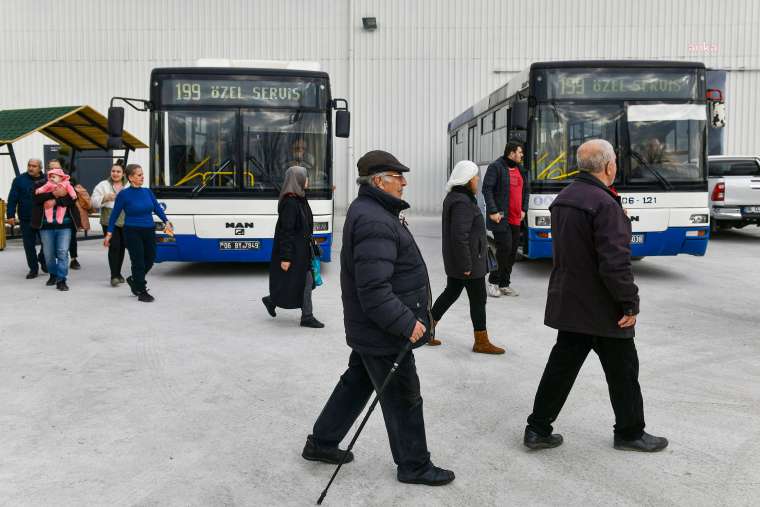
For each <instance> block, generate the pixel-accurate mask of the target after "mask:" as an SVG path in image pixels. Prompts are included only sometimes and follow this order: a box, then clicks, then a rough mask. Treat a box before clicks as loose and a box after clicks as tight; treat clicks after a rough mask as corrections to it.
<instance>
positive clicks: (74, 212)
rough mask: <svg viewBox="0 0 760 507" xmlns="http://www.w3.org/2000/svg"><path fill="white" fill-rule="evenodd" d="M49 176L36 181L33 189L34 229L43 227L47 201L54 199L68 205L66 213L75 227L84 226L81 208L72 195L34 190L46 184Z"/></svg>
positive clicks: (58, 203)
mask: <svg viewBox="0 0 760 507" xmlns="http://www.w3.org/2000/svg"><path fill="white" fill-rule="evenodd" d="M46 181H47V178H42V179H40V180H38V181H37V182H35V184H34V187H33V189H32V201H33V202H34V206H33V207H32V219H31V221H30V224H31V226H32V229H41V228H42V225H43V223H42V222H43V220H42V217H43V215H44V213H45V201H47V200H50V199H54V200H55V203H56V205H57V206H66V214H68V215H69V218H71V221H72V222H73V223H74V226H75V228H76V229H77V230H78V229H81V228H82V219H81V217H80V216H79V210H78V209H77V208H76V201H75V200H74V199H72V198H71V196H69V195H68V194H67V195H64V196H63V197H56V196H54V195H53V192H45V193H44V194H35V193H34V191H35V190H36V189H38V188H39V187H41V186H42V185H44V184H45V182H46Z"/></svg>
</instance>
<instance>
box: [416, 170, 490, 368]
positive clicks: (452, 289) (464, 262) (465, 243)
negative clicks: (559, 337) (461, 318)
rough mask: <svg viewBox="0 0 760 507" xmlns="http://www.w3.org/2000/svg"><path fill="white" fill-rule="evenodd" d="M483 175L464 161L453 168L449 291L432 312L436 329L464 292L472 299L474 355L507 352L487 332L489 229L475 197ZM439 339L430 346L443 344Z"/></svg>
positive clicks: (446, 247) (447, 240) (446, 230)
mask: <svg viewBox="0 0 760 507" xmlns="http://www.w3.org/2000/svg"><path fill="white" fill-rule="evenodd" d="M479 180H480V175H479V171H478V166H477V165H476V164H475V163H474V162H470V161H469V160H462V161H461V162H458V163H457V165H456V166H454V170H453V171H452V172H451V176H450V177H449V181H448V182H447V183H446V190H448V194H447V195H446V198H445V199H444V200H443V216H442V221H443V237H442V244H443V265H444V268H445V269H446V277H447V278H446V289H445V290H444V291H443V293H441V295H440V296H438V299H437V300H436V301H435V304H434V305H433V308H432V310H431V313H432V316H433V326H434V327H435V325H436V324H437V323H438V321H439V320H441V318H442V317H443V314H444V313H446V310H448V309H449V307H450V306H451V305H452V304H454V301H456V300H457V299H458V298H459V296H460V295H461V294H462V290H463V289H466V290H467V297H468V299H469V300H470V319H471V320H472V327H473V330H474V332H475V342H474V344H473V347H472V351H473V352H479V353H482V354H503V353H504V349H503V348H501V347H497V346H496V345H493V344H492V343H491V342H490V341H489V340H488V331H487V330H486V279H485V276H486V274H487V272H488V269H487V263H488V256H487V249H488V241H487V239H486V226H485V221H484V219H483V214H482V213H481V211H480V208H479V207H478V202H477V200H476V199H475V195H476V194H477V192H478V181H479ZM440 344H441V341H440V340H438V339H433V340H430V342H429V343H428V345H440Z"/></svg>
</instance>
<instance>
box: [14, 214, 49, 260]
mask: <svg viewBox="0 0 760 507" xmlns="http://www.w3.org/2000/svg"><path fill="white" fill-rule="evenodd" d="M19 227H20V228H21V241H22V242H23V244H24V253H25V254H26V264H27V266H29V271H31V272H32V273H39V268H38V265H39V264H42V265H43V266H45V265H46V261H45V253H44V252H43V251H42V242H41V241H40V253H39V254H38V253H37V240H38V239H39V237H40V231H39V230H37V229H34V228H33V227H32V223H31V221H29V220H19Z"/></svg>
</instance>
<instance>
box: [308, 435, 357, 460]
mask: <svg viewBox="0 0 760 507" xmlns="http://www.w3.org/2000/svg"><path fill="white" fill-rule="evenodd" d="M346 453H348V455H347V456H346V461H344V462H343V463H351V462H352V461H353V460H354V453H352V452H350V451H342V450H340V449H338V448H337V447H332V448H327V447H320V446H318V445H317V444H315V443H314V440H313V439H312V437H311V435H309V436H308V437H306V445H305V446H304V448H303V452H302V453H301V456H303V459H307V460H309V461H321V462H322V463H329V464H331V465H337V464H339V463H340V460H342V459H343V455H344V454H346Z"/></svg>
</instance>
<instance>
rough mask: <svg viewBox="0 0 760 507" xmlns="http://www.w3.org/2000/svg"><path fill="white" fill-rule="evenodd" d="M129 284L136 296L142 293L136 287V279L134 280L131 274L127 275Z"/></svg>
mask: <svg viewBox="0 0 760 507" xmlns="http://www.w3.org/2000/svg"><path fill="white" fill-rule="evenodd" d="M127 285H129V289H130V290H131V291H132V294H134V295H135V296H139V295H140V293H139V292H138V291H137V289H135V282H134V280H132V277H131V276H128V277H127Z"/></svg>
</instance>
